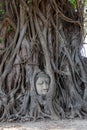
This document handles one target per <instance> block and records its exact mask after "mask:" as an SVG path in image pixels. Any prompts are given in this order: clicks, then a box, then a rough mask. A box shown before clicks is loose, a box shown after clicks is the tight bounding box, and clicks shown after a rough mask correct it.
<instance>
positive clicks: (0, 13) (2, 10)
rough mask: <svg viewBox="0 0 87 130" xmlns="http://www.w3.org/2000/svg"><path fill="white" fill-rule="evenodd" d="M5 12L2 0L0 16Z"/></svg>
mask: <svg viewBox="0 0 87 130" xmlns="http://www.w3.org/2000/svg"><path fill="white" fill-rule="evenodd" d="M4 13H5V11H4V9H3V4H2V2H0V16H2V15H3V14H4Z"/></svg>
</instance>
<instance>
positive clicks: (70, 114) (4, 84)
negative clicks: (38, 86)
mask: <svg viewBox="0 0 87 130" xmlns="http://www.w3.org/2000/svg"><path fill="white" fill-rule="evenodd" d="M0 7H2V8H1V10H2V11H0V12H1V14H0V120H1V121H4V120H9V121H12V120H33V119H34V120H36V119H39V118H51V119H55V118H74V117H80V118H81V117H86V116H87V100H86V99H87V86H86V85H87V78H86V77H87V69H86V63H85V61H84V59H83V58H82V57H81V54H80V49H81V46H82V44H83V7H84V1H82V0H78V1H77V0H32V1H31V0H11V1H10V0H4V1H1V2H0ZM40 71H45V72H46V73H47V74H48V75H49V76H50V88H49V91H48V94H47V96H46V103H45V107H44V106H43V105H41V104H40V103H39V101H38V100H39V99H38V98H37V97H38V95H37V94H36V92H35V75H36V74H37V73H38V72H40Z"/></svg>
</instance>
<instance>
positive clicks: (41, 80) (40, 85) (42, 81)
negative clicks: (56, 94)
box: [36, 73, 50, 95]
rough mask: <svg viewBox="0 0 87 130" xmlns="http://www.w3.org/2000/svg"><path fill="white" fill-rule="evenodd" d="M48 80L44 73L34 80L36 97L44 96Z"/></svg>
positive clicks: (47, 88) (48, 83)
mask: <svg viewBox="0 0 87 130" xmlns="http://www.w3.org/2000/svg"><path fill="white" fill-rule="evenodd" d="M49 85H50V79H49V76H48V75H47V74H45V73H40V74H39V75H38V77H37V80H36V91H37V94H38V95H46V94H47V92H48V90H49Z"/></svg>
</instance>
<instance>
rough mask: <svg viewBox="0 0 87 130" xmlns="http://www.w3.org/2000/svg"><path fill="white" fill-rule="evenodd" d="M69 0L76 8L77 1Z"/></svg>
mask: <svg viewBox="0 0 87 130" xmlns="http://www.w3.org/2000/svg"><path fill="white" fill-rule="evenodd" d="M69 2H70V3H71V4H72V5H73V7H74V8H75V9H76V1H75V0H69Z"/></svg>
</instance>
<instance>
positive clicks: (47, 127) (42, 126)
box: [0, 120, 87, 130]
mask: <svg viewBox="0 0 87 130" xmlns="http://www.w3.org/2000/svg"><path fill="white" fill-rule="evenodd" d="M0 130H87V120H59V121H48V120H46V121H39V122H24V123H0Z"/></svg>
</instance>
